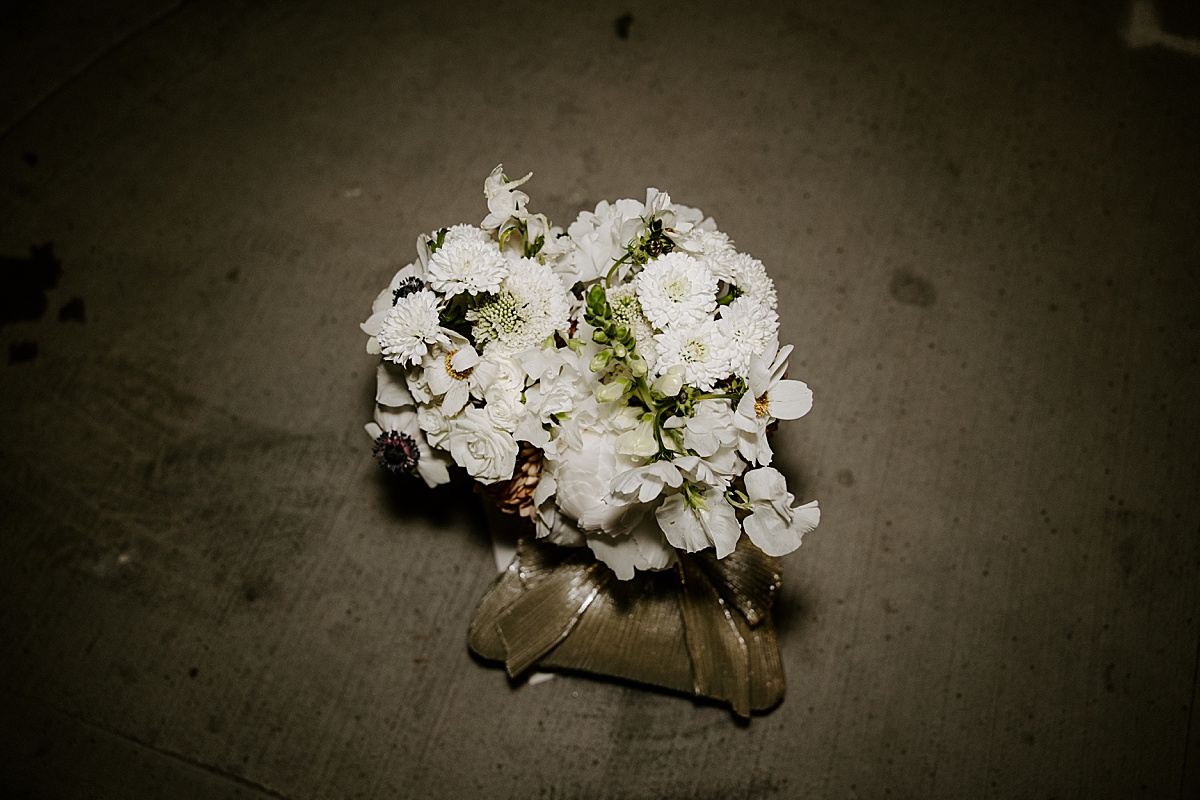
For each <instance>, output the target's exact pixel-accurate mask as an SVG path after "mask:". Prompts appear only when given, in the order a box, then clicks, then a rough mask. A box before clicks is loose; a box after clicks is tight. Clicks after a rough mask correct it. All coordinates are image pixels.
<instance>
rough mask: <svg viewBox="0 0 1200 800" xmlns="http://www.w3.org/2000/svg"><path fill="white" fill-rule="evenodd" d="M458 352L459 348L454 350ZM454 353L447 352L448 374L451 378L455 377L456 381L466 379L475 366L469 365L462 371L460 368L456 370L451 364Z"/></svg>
mask: <svg viewBox="0 0 1200 800" xmlns="http://www.w3.org/2000/svg"><path fill="white" fill-rule="evenodd" d="M457 352H458V351H457V350H455V351H454V353H457ZM454 353H446V374H448V375H449V376H450V377H451V378H454V380H456V381H462V380H466V379H467V376H468V375H470V374H471V370H472V369H474V367H468V368H467V369H465V370H463V371H462V372H459V371H458V370H456V369H455V368H454V367H453V366H452V365H451V364H450V359H452V358H454Z"/></svg>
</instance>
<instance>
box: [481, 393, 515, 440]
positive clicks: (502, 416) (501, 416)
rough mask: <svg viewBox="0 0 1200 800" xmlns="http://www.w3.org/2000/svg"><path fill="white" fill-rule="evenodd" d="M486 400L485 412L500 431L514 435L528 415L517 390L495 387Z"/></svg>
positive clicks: (486, 395)
mask: <svg viewBox="0 0 1200 800" xmlns="http://www.w3.org/2000/svg"><path fill="white" fill-rule="evenodd" d="M484 400H485V401H486V405H484V407H483V410H484V411H486V412H487V415H488V419H490V420H491V421H492V424H493V425H495V426H496V428H497V429H498V430H502V431H508V432H509V433H512V432H513V431H515V430H516V429H517V426H518V425H520V424H521V420H522V419H523V418H524V417H525V415H526V411H525V404H524V403H522V402H521V393H520V392H519V391H517V390H513V389H505V388H503V387H498V386H493V387H492V388H491V389H489V390H488V391H487V392H486V393H485V394H484Z"/></svg>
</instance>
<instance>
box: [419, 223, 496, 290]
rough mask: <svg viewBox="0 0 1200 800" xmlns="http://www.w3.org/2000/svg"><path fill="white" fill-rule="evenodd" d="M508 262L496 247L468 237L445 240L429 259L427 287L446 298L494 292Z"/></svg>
mask: <svg viewBox="0 0 1200 800" xmlns="http://www.w3.org/2000/svg"><path fill="white" fill-rule="evenodd" d="M507 275H508V261H507V260H506V259H505V258H504V255H503V254H502V253H501V252H500V249H499V248H498V247H496V245H495V243H493V242H491V241H488V240H484V241H480V240H479V239H475V238H472V237H469V236H463V237H460V238H456V239H455V240H453V241H450V240H447V241H446V242H445V243H444V244H443V245H442V246H441V247H440V248H438V251H437V252H436V253H434V254H433V255H432V256H431V257H430V259H429V275H428V279H429V285H430V286H431V287H432V288H433V289H434V290H435V291H438V292H442V293H443V294H446V295H451V296H452V295H456V294H460V293H462V292H467V293H469V294H481V293H489V292H495V291H497V290H499V288H500V282H501V281H503V280H504V278H505V277H506V276H507Z"/></svg>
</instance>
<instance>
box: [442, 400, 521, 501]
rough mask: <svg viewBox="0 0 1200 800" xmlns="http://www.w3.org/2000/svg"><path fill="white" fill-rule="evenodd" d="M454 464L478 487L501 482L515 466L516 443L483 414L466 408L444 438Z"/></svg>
mask: <svg viewBox="0 0 1200 800" xmlns="http://www.w3.org/2000/svg"><path fill="white" fill-rule="evenodd" d="M446 439H447V442H448V444H449V446H450V455H452V456H454V461H455V462H456V463H457V464H458V465H459V466H461V467H463V469H465V470H466V471H467V473H468V474H469V475H470V476H471V477H473V478H475V479H476V480H477V481H479V482H480V483H484V484H488V483H495V482H496V481H505V480H508V479H510V478H511V477H512V475H513V469H514V468H515V467H516V464H517V450H518V447H517V442H516V440H515V439H513V437H512V436H511V435H509V434H507V433H505V432H504V431H499V430H496V427H495V426H494V425H493V424H492V422H491V420H490V419H488V415H487V412H485V411H484V410H483V409H479V408H467V409H466V411H464V412H463V414H462V416H461V417H459V418H458V419H456V420H455V424H454V425H453V426H452V427H451V429H450V434H449V435H448V436H447V437H446Z"/></svg>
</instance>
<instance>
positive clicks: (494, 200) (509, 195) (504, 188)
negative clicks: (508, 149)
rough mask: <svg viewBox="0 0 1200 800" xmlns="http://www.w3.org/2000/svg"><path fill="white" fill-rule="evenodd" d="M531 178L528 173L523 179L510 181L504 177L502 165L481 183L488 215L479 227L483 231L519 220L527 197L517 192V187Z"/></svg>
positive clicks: (530, 174) (523, 211) (527, 200)
mask: <svg viewBox="0 0 1200 800" xmlns="http://www.w3.org/2000/svg"><path fill="white" fill-rule="evenodd" d="M532 177H533V173H532V172H530V173H529V174H528V175H526V176H525V177H524V178H519V179H518V180H515V181H510V180H508V179H507V178H505V177H504V165H503V164H499V165H497V166H496V168H495V169H494V170H492V174H491V175H489V176H488V177H487V180H485V181H484V182H483V196H484V197H486V198H487V204H488V215H487V216H486V217H485V218H484V220H483V222H481V223H480V224H479V225H480V227H481V228H483V229H484V230H496V229H497V228H501V227H503V226H504V224H505V223H506V222H508V221H509V220H510V219H512V218H513V217H517V218H518V219H519V218H521V217H522V216H523V215H524V213H525V205H526V204H527V203H528V202H529V195H527V194H525V193H524V192H519V191H517V187H519V186H521V185H522V184H524V183H525V181H527V180H529V179H530V178H532Z"/></svg>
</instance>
